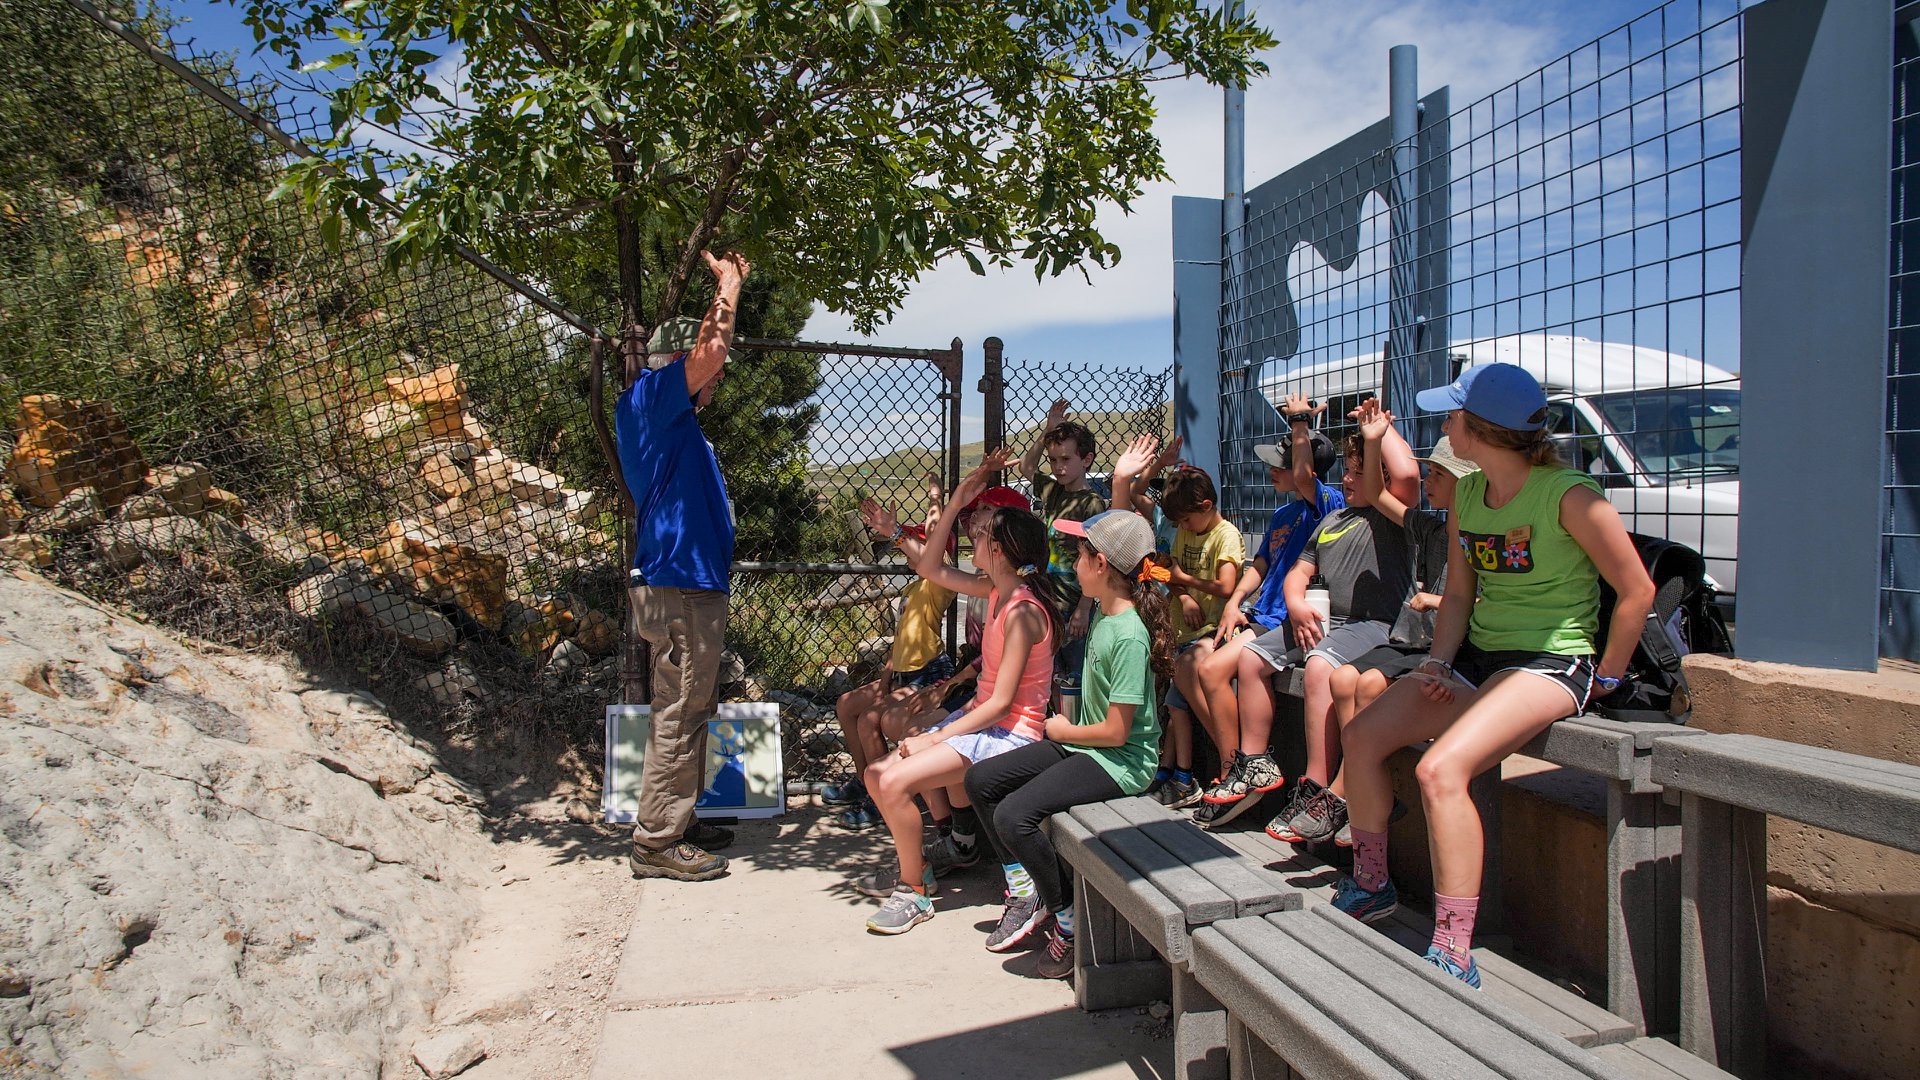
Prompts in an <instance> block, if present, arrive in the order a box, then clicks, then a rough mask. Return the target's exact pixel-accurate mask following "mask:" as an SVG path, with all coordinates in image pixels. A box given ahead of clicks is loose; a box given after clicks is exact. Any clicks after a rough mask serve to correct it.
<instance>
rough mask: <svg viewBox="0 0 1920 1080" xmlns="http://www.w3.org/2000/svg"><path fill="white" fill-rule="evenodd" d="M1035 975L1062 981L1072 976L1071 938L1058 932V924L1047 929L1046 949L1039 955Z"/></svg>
mask: <svg viewBox="0 0 1920 1080" xmlns="http://www.w3.org/2000/svg"><path fill="white" fill-rule="evenodd" d="M1033 973H1034V974H1035V975H1038V976H1040V977H1041V978H1043V979H1064V978H1066V977H1067V976H1069V975H1071V974H1073V938H1071V937H1068V936H1067V935H1065V934H1062V933H1061V932H1060V924H1059V923H1055V924H1053V925H1052V926H1050V927H1048V928H1047V947H1046V949H1044V950H1043V951H1042V952H1041V953H1040V965H1039V966H1038V967H1036V968H1034V972H1033Z"/></svg>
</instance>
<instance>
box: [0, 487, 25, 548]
mask: <svg viewBox="0 0 1920 1080" xmlns="http://www.w3.org/2000/svg"><path fill="white" fill-rule="evenodd" d="M26 516H27V508H26V507H24V506H21V505H20V500H19V499H16V498H14V497H13V492H12V491H9V490H5V489H4V487H3V486H0V536H12V535H13V534H14V533H16V532H19V531H20V522H21V520H22V519H23V518H25V517H26Z"/></svg>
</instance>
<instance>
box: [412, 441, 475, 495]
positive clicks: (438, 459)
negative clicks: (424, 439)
mask: <svg viewBox="0 0 1920 1080" xmlns="http://www.w3.org/2000/svg"><path fill="white" fill-rule="evenodd" d="M469 460H471V459H469ZM420 480H421V482H422V483H424V484H426V486H427V490H428V491H431V492H433V493H434V494H435V495H436V496H438V497H440V498H441V499H458V498H460V497H462V496H464V495H466V494H467V493H468V492H470V491H472V490H473V487H474V481H473V474H472V473H469V472H468V471H467V469H466V465H465V464H464V463H463V462H461V461H459V460H457V459H455V458H454V456H453V455H452V454H449V453H447V452H446V451H441V452H440V453H437V454H435V455H433V456H432V457H430V458H428V459H427V460H425V461H423V462H421V463H420Z"/></svg>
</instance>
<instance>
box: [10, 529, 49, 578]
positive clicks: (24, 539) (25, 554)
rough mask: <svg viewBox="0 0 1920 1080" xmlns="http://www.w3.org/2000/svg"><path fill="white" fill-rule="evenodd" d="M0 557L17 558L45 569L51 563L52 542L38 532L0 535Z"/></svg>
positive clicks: (29, 564)
mask: <svg viewBox="0 0 1920 1080" xmlns="http://www.w3.org/2000/svg"><path fill="white" fill-rule="evenodd" d="M0 558H6V559H18V560H19V561H21V562H23V563H26V564H27V565H28V566H32V567H36V568H38V569H41V570H45V569H47V568H48V567H50V566H52V565H53V542H52V541H50V540H48V539H47V538H46V537H44V536H42V535H40V534H39V533H16V534H15V535H13V536H0Z"/></svg>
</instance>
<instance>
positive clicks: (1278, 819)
mask: <svg viewBox="0 0 1920 1080" xmlns="http://www.w3.org/2000/svg"><path fill="white" fill-rule="evenodd" d="M1324 790H1325V789H1324V788H1322V787H1321V786H1320V785H1319V784H1318V783H1315V782H1314V781H1312V780H1309V779H1308V778H1306V777H1304V776H1303V777H1301V778H1300V782H1299V783H1298V784H1295V785H1294V787H1293V794H1292V795H1291V796H1289V797H1288V798H1287V804H1286V805H1285V806H1284V807H1281V809H1280V812H1279V813H1278V814H1275V815H1274V816H1273V820H1272V821H1269V822H1267V835H1268V836H1271V837H1273V838H1274V839H1275V840H1279V841H1282V842H1285V843H1289V844H1294V843H1298V842H1299V841H1300V837H1299V836H1298V835H1297V834H1296V833H1295V832H1294V831H1293V826H1292V825H1290V824H1288V823H1289V822H1290V821H1292V819H1293V816H1294V815H1295V814H1298V813H1299V812H1300V811H1302V810H1304V809H1306V806H1307V803H1309V802H1311V801H1312V800H1313V797H1314V796H1315V795H1318V794H1320V792H1322V791H1324Z"/></svg>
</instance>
